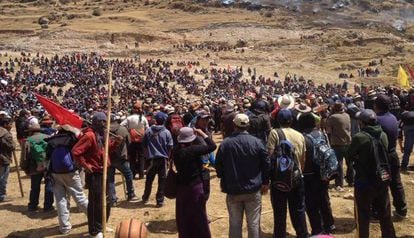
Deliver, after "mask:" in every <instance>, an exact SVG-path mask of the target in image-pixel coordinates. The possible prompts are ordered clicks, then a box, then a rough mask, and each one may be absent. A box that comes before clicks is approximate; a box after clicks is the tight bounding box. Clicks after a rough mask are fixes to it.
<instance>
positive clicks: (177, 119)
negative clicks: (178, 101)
mask: <svg viewBox="0 0 414 238" xmlns="http://www.w3.org/2000/svg"><path fill="white" fill-rule="evenodd" d="M183 127H184V122H183V119H182V118H181V116H180V115H178V114H174V115H172V116H171V121H170V131H171V134H173V135H174V136H178V134H180V129H181V128H183Z"/></svg>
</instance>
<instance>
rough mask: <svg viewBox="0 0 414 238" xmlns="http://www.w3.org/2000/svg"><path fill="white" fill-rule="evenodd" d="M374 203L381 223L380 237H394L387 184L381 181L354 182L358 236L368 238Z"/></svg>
mask: <svg viewBox="0 0 414 238" xmlns="http://www.w3.org/2000/svg"><path fill="white" fill-rule="evenodd" d="M373 203H374V204H376V205H377V207H376V209H377V216H378V219H379V221H380V225H381V237H383V238H394V237H395V230H394V225H393V224H392V220H391V206H390V199H389V196H388V185H387V184H385V183H382V182H366V181H357V182H355V216H356V220H357V232H358V235H359V236H358V237H359V238H369V237H370V236H369V222H370V214H371V213H370V211H371V205H372V204H373Z"/></svg>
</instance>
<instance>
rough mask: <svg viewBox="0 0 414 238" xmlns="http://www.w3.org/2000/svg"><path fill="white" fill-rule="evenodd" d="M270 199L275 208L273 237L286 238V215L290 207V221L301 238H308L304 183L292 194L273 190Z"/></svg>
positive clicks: (291, 192)
mask: <svg viewBox="0 0 414 238" xmlns="http://www.w3.org/2000/svg"><path fill="white" fill-rule="evenodd" d="M270 199H271V202H272V207H273V220H274V227H273V237H274V238H284V237H286V213H287V206H288V205H289V214H290V220H291V222H292V225H293V227H294V228H295V231H296V236H297V237H299V238H302V237H308V236H309V234H308V228H307V226H306V217H305V188H304V184H303V181H302V182H301V183H300V184H299V185H298V186H297V187H296V188H294V189H293V190H292V191H290V192H281V191H279V190H277V189H276V188H274V187H272V188H271V193H270Z"/></svg>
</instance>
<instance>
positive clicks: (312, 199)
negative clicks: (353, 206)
mask: <svg viewBox="0 0 414 238" xmlns="http://www.w3.org/2000/svg"><path fill="white" fill-rule="evenodd" d="M304 180H305V203H306V213H307V214H308V218H309V222H310V225H311V228H312V235H317V234H321V233H331V226H332V225H334V218H333V216H332V208H331V202H330V200H329V192H328V182H324V181H322V180H321V179H320V177H319V176H316V175H309V176H305V179H304Z"/></svg>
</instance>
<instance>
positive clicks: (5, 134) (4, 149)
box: [0, 127, 16, 165]
mask: <svg viewBox="0 0 414 238" xmlns="http://www.w3.org/2000/svg"><path fill="white" fill-rule="evenodd" d="M15 149H16V145H15V143H14V141H13V137H12V134H11V133H10V132H9V131H8V130H6V129H5V128H3V127H0V165H9V164H10V163H11V162H12V156H13V151H14V150H15Z"/></svg>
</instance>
